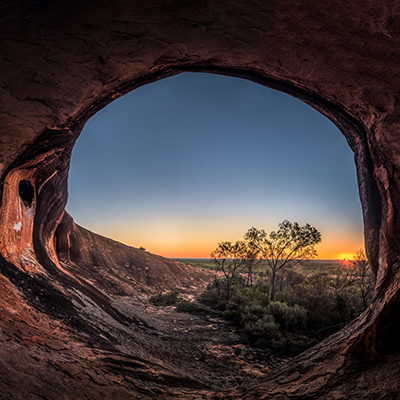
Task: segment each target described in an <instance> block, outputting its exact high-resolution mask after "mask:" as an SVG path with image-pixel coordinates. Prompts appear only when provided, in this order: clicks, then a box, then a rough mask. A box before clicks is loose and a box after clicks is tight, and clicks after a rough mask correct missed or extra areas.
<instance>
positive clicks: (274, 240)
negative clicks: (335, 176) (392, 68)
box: [244, 220, 321, 301]
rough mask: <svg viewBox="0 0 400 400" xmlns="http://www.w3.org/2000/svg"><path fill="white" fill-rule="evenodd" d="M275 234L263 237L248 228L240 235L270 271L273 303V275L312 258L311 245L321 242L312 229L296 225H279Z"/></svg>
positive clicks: (283, 223)
mask: <svg viewBox="0 0 400 400" xmlns="http://www.w3.org/2000/svg"><path fill="white" fill-rule="evenodd" d="M278 226H279V229H278V230H277V231H272V232H271V233H270V234H267V233H266V232H265V231H264V230H263V229H261V230H259V229H256V228H254V227H252V228H250V229H249V230H248V231H247V232H246V233H245V235H244V239H245V241H246V243H247V245H248V246H249V248H251V249H253V250H254V251H257V255H258V257H259V258H261V259H263V260H265V262H266V263H267V264H268V266H269V268H270V269H271V301H273V300H274V297H275V293H276V288H275V281H276V274H277V272H278V271H280V270H282V269H283V268H288V267H290V266H292V265H294V264H295V263H296V262H300V261H302V260H308V259H311V258H314V257H315V256H316V255H317V252H316V250H315V249H314V246H315V245H316V244H318V243H320V242H321V233H320V232H319V231H318V230H317V229H316V228H314V227H313V226H311V225H309V224H306V225H304V226H300V225H299V224H298V223H297V222H294V223H292V222H289V221H287V220H285V221H283V222H281V223H280V224H279V225H278Z"/></svg>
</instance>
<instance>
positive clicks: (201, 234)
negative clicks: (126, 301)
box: [67, 73, 364, 259]
mask: <svg viewBox="0 0 400 400" xmlns="http://www.w3.org/2000/svg"><path fill="white" fill-rule="evenodd" d="M67 211H68V212H69V213H70V214H71V215H72V216H73V218H74V220H75V222H76V223H77V224H79V225H81V226H84V227H85V228H87V229H90V230H92V231H94V232H96V233H99V234H101V235H104V236H107V237H110V238H112V239H114V240H118V241H120V242H122V243H125V244H128V245H131V246H134V247H141V246H142V247H144V248H145V249H146V250H147V251H149V252H151V253H155V254H160V255H163V256H166V257H171V258H208V257H209V255H210V253H211V251H213V250H214V249H215V248H216V247H217V245H218V243H219V242H222V241H232V242H235V241H237V240H241V239H242V238H243V234H244V233H245V232H246V231H247V230H248V229H249V228H251V227H252V226H254V227H256V228H258V229H265V230H266V231H267V232H270V231H272V230H276V229H277V228H278V224H279V223H280V222H282V221H283V220H289V221H291V222H298V223H299V224H301V225H303V224H306V223H309V224H311V225H312V226H315V227H316V228H317V229H318V230H319V231H320V232H321V234H322V242H321V244H319V245H317V246H316V250H317V252H318V258H320V259H338V258H340V259H341V258H351V257H353V255H355V253H356V252H357V250H359V249H360V248H363V246H364V243H363V223H362V214H361V205H360V200H359V194H358V189H357V180H356V170H355V164H354V158H353V153H352V151H351V149H350V147H349V145H348V144H347V142H346V140H345V138H344V136H343V135H342V134H341V132H340V131H339V130H338V129H337V128H336V127H335V125H333V124H332V123H331V122H330V121H329V120H328V119H327V118H326V117H324V116H323V115H322V114H320V113H319V112H317V111H315V110H314V109H313V108H311V107H309V106H308V105H306V104H305V103H303V102H301V101H300V100H298V99H295V98H293V97H291V96H289V95H286V94H284V93H281V92H278V91H275V90H272V89H269V88H266V87H264V86H261V85H258V84H255V83H252V82H250V81H247V80H244V79H239V78H232V77H226V76H222V75H212V74H202V73H183V74H180V75H177V76H174V77H170V78H166V79H163V80H161V81H157V82H154V83H151V84H148V85H145V86H142V87H140V88H138V89H136V90H134V91H132V92H130V93H128V94H127V95H125V96H123V97H122V98H120V99H117V100H115V101H114V102H112V103H111V104H109V105H108V106H107V107H105V108H104V109H103V110H101V111H99V112H98V113H97V114H96V115H95V116H94V117H92V118H91V119H90V120H89V121H88V122H87V124H86V125H85V127H84V129H83V131H82V133H81V136H80V137H79V139H78V140H77V143H76V145H75V148H74V150H73V153H72V159H71V166H70V173H69V200H68V204H67Z"/></svg>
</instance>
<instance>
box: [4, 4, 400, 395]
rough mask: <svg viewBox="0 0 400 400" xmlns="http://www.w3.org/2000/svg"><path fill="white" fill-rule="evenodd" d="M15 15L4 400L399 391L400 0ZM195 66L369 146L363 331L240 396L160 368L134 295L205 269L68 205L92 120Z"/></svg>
mask: <svg viewBox="0 0 400 400" xmlns="http://www.w3.org/2000/svg"><path fill="white" fill-rule="evenodd" d="M0 9H1V11H2V27H1V29H0V35H1V39H2V43H3V45H2V68H1V82H2V85H1V87H0V91H1V99H2V105H1V126H0V129H1V141H0V168H1V176H2V177H1V187H0V191H1V206H0V213H1V225H0V237H1V241H0V253H1V257H0V272H1V274H0V284H1V285H2V296H1V299H0V316H1V321H0V323H1V331H0V340H1V344H2V345H1V354H0V356H1V360H2V363H1V367H0V377H1V383H0V387H1V390H2V393H3V396H4V397H5V398H12V396H14V397H15V396H18V397H19V398H31V399H43V398H47V399H53V398H54V399H55V398H63V397H64V398H93V399H95V398H99V397H100V398H103V399H108V398H109V399H122V398H132V399H136V398H159V399H167V398H178V397H181V398H187V399H197V398H210V399H211V398H214V399H215V398H221V399H223V398H226V399H228V398H230V399H240V398H243V399H245V398H246V399H254V398H257V399H262V398H265V399H267V398H271V399H278V398H281V399H286V398H288V399H289V398H293V399H295V398H298V399H300V398H301V399H305V398H310V399H311V398H324V399H340V398H354V397H355V396H356V395H357V397H358V398H365V399H367V398H396V397H398V396H399V395H400V389H399V388H398V382H397V381H398V379H397V376H398V360H399V356H400V354H399V353H398V344H397V343H398V341H397V338H398V334H399V329H400V327H399V322H398V313H399V306H400V305H399V282H400V281H399V280H400V277H399V244H398V243H399V236H400V231H399V227H400V226H399V222H398V212H397V207H399V201H400V194H399V182H400V181H399V177H398V169H399V157H398V155H399V151H400V148H399V143H400V140H399V137H398V133H397V131H398V127H399V115H400V110H399V104H400V103H399V95H398V92H397V89H396V88H397V87H398V84H397V81H398V80H399V79H400V78H399V74H398V68H399V67H398V60H399V54H398V52H399V49H400V47H399V45H398V41H399V32H400V29H399V26H400V22H399V21H400V5H399V3H398V2H397V1H391V2H389V1H388V2H381V1H377V0H371V1H368V2H366V3H364V4H363V6H362V8H361V7H360V6H359V5H357V4H349V3H348V2H344V1H343V0H335V1H330V2H325V3H321V2H319V1H316V0H307V1H299V0H281V1H270V2H268V3H266V2H264V1H259V0H254V1H251V2H243V1H234V2H219V3H213V2H209V1H201V2H196V3H193V2H190V1H185V0H182V1H179V2H173V3H165V2H160V1H158V0H150V1H148V2H146V3H143V2H137V1H133V2H132V1H130V2H128V1H126V0H117V1H115V2H113V3H112V4H110V3H108V2H105V1H103V0H98V1H95V2H93V1H90V0H89V1H81V2H75V1H73V2H69V3H65V4H61V3H54V4H49V3H46V4H45V3H42V2H35V3H32V2H25V1H22V0H21V1H18V2H3V4H2V5H1V6H0ZM183 71H193V72H209V73H218V74H223V75H230V76H236V77H242V78H245V79H249V80H251V81H253V82H257V83H259V84H261V85H264V86H268V87H271V88H274V89H277V90H280V91H283V92H285V93H288V94H291V95H292V96H295V97H297V98H298V99H300V100H302V101H304V102H306V103H307V104H309V105H311V106H312V107H314V108H315V109H316V110H318V111H320V112H321V113H322V114H323V115H325V116H326V117H327V118H329V119H330V120H331V121H332V122H333V123H335V124H336V126H337V127H338V128H339V129H340V131H341V132H342V133H343V135H344V136H345V137H346V139H347V141H348V143H349V145H350V147H351V149H352V150H353V152H354V157H355V163H356V168H357V177H358V186H359V193H360V199H361V204H362V210H363V219H364V232H365V246H366V253H367V256H368V259H369V261H370V265H371V268H372V270H373V271H374V273H375V275H376V287H375V292H374V298H373V301H372V303H371V305H370V307H369V308H368V309H367V310H366V311H365V312H364V314H362V315H361V316H360V317H358V318H357V319H356V320H354V321H353V322H352V323H351V324H350V325H348V326H347V327H346V328H344V329H343V330H342V331H340V332H338V333H337V334H335V335H333V336H331V337H330V338H328V339H326V340H325V341H323V342H322V343H320V344H319V345H317V346H315V347H314V348H312V349H310V350H308V351H306V352H305V353H303V354H301V355H300V356H298V357H296V358H295V359H293V360H292V361H291V362H289V363H287V364H285V365H284V366H283V367H281V368H279V369H277V370H276V371H273V372H270V373H266V374H264V375H262V376H260V377H258V378H256V379H253V380H251V381H249V382H243V383H241V384H238V385H235V386H232V387H230V388H227V389H225V390H219V389H218V388H216V387H215V386H213V385H212V384H211V385H204V384H201V382H199V380H198V379H196V377H194V376H193V374H191V373H189V372H187V371H185V369H184V368H179V366H178V365H177V364H179V363H180V362H181V360H177V363H176V364H174V363H173V360H172V361H171V362H167V361H165V362H162V360H160V358H159V359H157V357H156V354H155V353H152V348H151V346H149V345H147V344H146V343H147V342H146V338H148V336H146V335H147V332H148V331H150V330H151V326H149V323H148V322H147V321H146V319H145V318H144V317H143V315H141V314H140V313H139V312H137V313H134V312H132V311H129V310H127V309H126V308H124V307H122V305H121V303H119V302H118V299H119V298H120V297H121V296H129V295H133V294H135V293H138V291H144V292H145V291H146V290H150V287H151V286H152V287H158V288H159V287H162V285H164V284H166V283H167V282H168V284H169V285H170V286H171V285H173V284H175V285H190V282H191V281H192V280H193V279H196V280H198V281H202V280H205V277H204V276H201V275H198V276H194V275H193V273H192V272H191V271H189V270H188V269H187V268H186V267H185V266H183V265H180V264H179V263H175V262H173V261H171V260H166V259H163V258H162V257H159V256H155V255H151V254H149V253H147V252H144V251H142V250H139V249H134V248H128V247H127V246H124V245H122V244H119V243H117V242H114V241H111V240H109V239H106V238H103V237H100V236H98V235H96V234H94V233H91V232H90V231H88V230H86V229H84V228H82V227H80V226H78V225H76V224H75V223H74V222H73V219H72V217H71V216H69V215H68V214H67V213H66V212H65V205H66V202H67V196H68V187H67V178H68V168H69V160H70V155H71V151H72V148H73V146H74V143H75V141H76V139H77V137H78V136H79V134H80V132H81V130H82V127H83V125H84V124H85V122H86V121H87V120H88V119H89V118H90V117H91V116H93V115H94V114H95V113H96V112H97V111H98V110H100V109H101V108H103V107H105V106H106V105H107V104H109V103H110V102H111V101H113V100H114V99H116V98H118V97H120V96H122V95H124V94H125V93H127V92H129V91H131V90H133V89H135V88H137V87H139V86H141V85H144V84H147V83H150V82H154V81H156V80H159V79H162V78H164V77H167V76H172V75H175V74H179V73H181V72H183ZM20 199H21V200H22V202H23V203H24V204H25V206H26V207H22V208H21V207H19V204H20ZM146 268H148V270H146ZM133 269H134V270H135V273H134V279H133V278H132V276H133V275H132V274H133V272H132V271H133ZM160 269H162V270H163V271H165V272H166V274H165V276H164V275H163V276H160V275H159V273H158V272H159V271H160ZM157 271H158V272H157ZM128 327H129V329H128ZM146 329H148V331H147V330H146ZM157 340H158V339H157ZM141 341H142V342H141ZM126 343H129V344H130V345H132V346H133V344H134V343H141V344H142V346H138V347H137V348H136V349H135V351H133V350H132V349H130V348H129V346H128V345H126ZM157 343H158V342H157ZM185 362H189V361H185ZM182 365H185V363H184V362H183V364H182ZM188 365H189V364H188ZM371 382H373V384H371Z"/></svg>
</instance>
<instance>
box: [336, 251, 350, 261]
mask: <svg viewBox="0 0 400 400" xmlns="http://www.w3.org/2000/svg"><path fill="white" fill-rule="evenodd" d="M353 258H354V256H353V254H350V253H343V254H341V255H340V256H339V257H338V259H339V260H343V261H349V260H352V259H353Z"/></svg>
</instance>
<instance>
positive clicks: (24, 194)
mask: <svg viewBox="0 0 400 400" xmlns="http://www.w3.org/2000/svg"><path fill="white" fill-rule="evenodd" d="M18 193H19V196H20V197H21V199H22V201H23V202H24V204H25V205H26V206H27V207H30V206H31V205H32V202H33V199H34V197H35V189H34V187H33V186H32V184H31V182H30V181H28V180H25V179H24V180H22V181H21V182H20V183H19V185H18Z"/></svg>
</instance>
